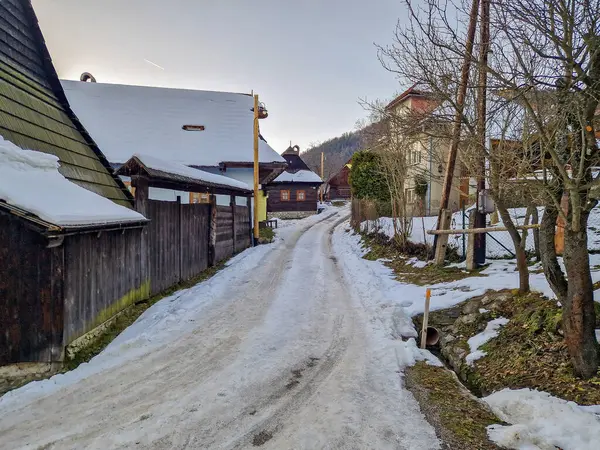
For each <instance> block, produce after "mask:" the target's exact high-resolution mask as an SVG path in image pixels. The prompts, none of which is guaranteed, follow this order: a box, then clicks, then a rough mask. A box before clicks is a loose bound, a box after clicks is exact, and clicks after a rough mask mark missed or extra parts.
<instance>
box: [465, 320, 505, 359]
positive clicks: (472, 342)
mask: <svg viewBox="0 0 600 450" xmlns="http://www.w3.org/2000/svg"><path fill="white" fill-rule="evenodd" d="M507 323H508V319H506V318H504V317H499V318H498V319H494V320H491V321H490V322H488V324H487V326H486V327H485V330H483V331H482V332H481V333H478V334H476V335H475V336H473V337H471V338H469V340H468V341H467V344H469V348H470V349H471V353H469V354H468V355H467V357H466V361H467V364H468V365H470V366H471V365H473V362H474V361H476V360H478V359H479V358H482V357H484V356H485V355H486V353H485V352H484V351H483V350H479V347H481V346H482V345H483V344H485V343H486V342H488V341H489V340H491V339H493V338H495V337H496V336H498V332H499V330H500V327H502V326H504V325H506V324H507Z"/></svg>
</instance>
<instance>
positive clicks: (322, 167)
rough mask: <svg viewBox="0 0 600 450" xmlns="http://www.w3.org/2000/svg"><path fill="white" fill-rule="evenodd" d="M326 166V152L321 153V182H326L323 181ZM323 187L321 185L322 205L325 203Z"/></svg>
mask: <svg viewBox="0 0 600 450" xmlns="http://www.w3.org/2000/svg"><path fill="white" fill-rule="evenodd" d="M324 164H325V152H321V181H325V180H324V179H323V174H324ZM323 189H324V187H323V185H321V189H320V190H319V191H320V193H321V203H323Z"/></svg>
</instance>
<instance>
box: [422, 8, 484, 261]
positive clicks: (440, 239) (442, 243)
mask: <svg viewBox="0 0 600 450" xmlns="http://www.w3.org/2000/svg"><path fill="white" fill-rule="evenodd" d="M478 11H479V0H473V1H472V3H471V13H470V16H469V28H468V31H467V42H466V45H465V59H464V61H463V65H462V69H461V74H460V85H459V89H458V94H457V96H456V107H457V111H456V114H455V115H454V123H453V126H452V139H451V144H450V151H449V152H448V162H447V164H446V173H445V174H444V184H443V186H442V197H441V199H440V211H439V214H438V224H437V229H438V231H439V230H443V229H446V227H448V226H449V220H447V219H449V218H448V215H449V211H448V203H449V201H450V192H451V191H452V178H454V167H455V166H456V156H457V154H458V142H459V141H460V130H461V123H462V113H463V106H464V104H465V97H466V95H467V85H468V82H469V69H470V67H471V60H472V59H473V42H474V41H475V30H476V28H477V15H478V14H477V13H478ZM447 244H448V235H447V234H441V235H436V236H435V239H434V241H433V247H434V252H435V254H436V264H440V261H441V264H443V260H444V255H445V253H446V245H447ZM438 247H439V248H438Z"/></svg>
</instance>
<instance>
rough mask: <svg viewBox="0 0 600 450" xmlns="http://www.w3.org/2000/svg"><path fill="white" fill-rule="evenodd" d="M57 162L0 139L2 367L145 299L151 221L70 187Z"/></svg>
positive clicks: (38, 357)
mask: <svg viewBox="0 0 600 450" xmlns="http://www.w3.org/2000/svg"><path fill="white" fill-rule="evenodd" d="M59 167H60V163H59V160H58V158H57V157H55V156H53V155H48V154H44V153H41V152H37V151H31V150H22V149H20V148H18V147H17V146H16V145H14V144H13V143H11V142H10V141H7V140H5V139H3V138H2V137H0V180H1V182H0V330H2V332H0V366H1V365H6V364H11V363H18V362H42V363H53V362H60V361H62V360H63V356H64V348H65V347H66V346H67V345H69V344H71V343H72V342H73V341H74V340H76V339H77V338H79V337H80V336H82V335H83V334H85V333H87V332H88V331H90V330H92V329H93V328H95V327H96V326H98V325H99V324H101V323H103V322H104V321H106V320H107V319H108V318H110V317H112V316H113V315H115V314H116V313H117V312H119V311H120V310H121V309H123V308H125V307H126V306H128V305H129V304H131V303H133V302H135V301H137V300H141V299H144V298H147V296H148V290H149V289H148V283H147V280H146V279H145V278H144V277H142V276H141V273H142V272H141V271H140V265H141V258H140V254H141V249H140V242H141V236H142V228H143V227H144V226H145V224H146V222H147V220H146V219H145V218H144V217H143V216H142V215H141V214H139V213H138V212H136V211H133V210H131V209H129V208H126V207H124V206H121V205H118V204H116V203H114V202H112V201H111V200H109V199H107V198H105V197H102V196H100V195H98V194H96V193H94V192H92V191H89V190H87V189H84V188H82V187H80V186H78V185H77V184H75V183H73V182H71V181H69V180H68V179H67V178H65V177H64V176H63V175H62V174H61V173H60V172H59Z"/></svg>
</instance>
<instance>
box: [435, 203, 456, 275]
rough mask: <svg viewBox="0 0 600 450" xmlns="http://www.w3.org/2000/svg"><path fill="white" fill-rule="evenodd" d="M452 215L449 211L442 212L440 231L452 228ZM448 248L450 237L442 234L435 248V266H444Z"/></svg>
mask: <svg viewBox="0 0 600 450" xmlns="http://www.w3.org/2000/svg"><path fill="white" fill-rule="evenodd" d="M451 216H452V213H451V212H450V211H449V210H447V209H442V211H441V212H440V219H441V221H442V223H441V224H440V226H439V227H438V230H447V229H449V228H450V218H451ZM447 246H448V235H447V234H440V235H438V237H437V245H436V246H435V264H436V265H437V266H443V265H444V261H445V259H446V247H447Z"/></svg>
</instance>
